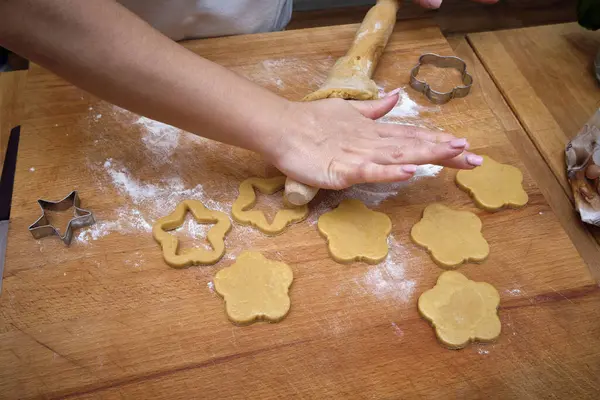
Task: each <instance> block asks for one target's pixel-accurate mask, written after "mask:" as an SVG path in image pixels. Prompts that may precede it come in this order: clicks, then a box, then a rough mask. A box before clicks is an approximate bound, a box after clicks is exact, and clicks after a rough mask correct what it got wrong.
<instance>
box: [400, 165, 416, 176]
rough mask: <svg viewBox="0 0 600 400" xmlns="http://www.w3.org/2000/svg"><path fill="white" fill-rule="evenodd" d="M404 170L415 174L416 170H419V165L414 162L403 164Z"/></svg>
mask: <svg viewBox="0 0 600 400" xmlns="http://www.w3.org/2000/svg"><path fill="white" fill-rule="evenodd" d="M402 171H404V172H406V173H407V174H414V173H415V172H417V166H416V165H412V164H409V165H403V166H402Z"/></svg>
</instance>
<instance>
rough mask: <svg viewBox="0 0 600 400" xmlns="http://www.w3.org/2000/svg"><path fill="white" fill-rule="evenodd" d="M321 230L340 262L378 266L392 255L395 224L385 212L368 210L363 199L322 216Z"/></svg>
mask: <svg viewBox="0 0 600 400" xmlns="http://www.w3.org/2000/svg"><path fill="white" fill-rule="evenodd" d="M317 228H318V229H319V232H320V233H321V234H322V235H323V236H324V237H325V238H326V239H327V243H328V247H329V253H330V254H331V257H332V258H333V259H334V260H335V261H337V262H340V263H349V262H352V261H365V262H367V263H371V264H377V263H379V262H381V261H383V260H384V259H385V257H386V256H387V254H388V244H387V237H388V235H389V234H390V232H391V231H392V221H391V220H390V218H389V217H388V216H387V215H385V214H384V213H380V212H377V211H372V210H370V209H368V208H367V206H365V205H364V204H363V203H362V202H361V201H360V200H355V199H350V200H344V201H342V202H341V203H340V205H339V206H338V207H337V208H336V209H335V210H333V211H329V212H327V213H325V214H323V215H321V216H320V217H319V220H318V222H317Z"/></svg>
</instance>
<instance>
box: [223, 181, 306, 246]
mask: <svg viewBox="0 0 600 400" xmlns="http://www.w3.org/2000/svg"><path fill="white" fill-rule="evenodd" d="M284 185H285V176H277V177H275V178H269V179H263V178H249V179H246V180H245V181H243V182H242V183H241V184H240V194H239V196H238V198H237V199H236V200H235V202H234V203H233V206H232V208H231V215H232V216H233V219H234V220H236V221H237V222H239V223H240V224H243V225H251V226H254V227H256V228H258V229H259V230H260V231H262V232H263V233H266V234H267V235H278V234H280V233H281V232H283V230H284V229H285V228H286V227H287V226H288V225H290V224H292V223H294V222H299V221H302V220H304V219H305V218H306V216H307V215H308V206H307V205H306V204H305V205H303V206H299V207H296V206H292V205H289V206H290V207H289V208H288V207H287V206H285V207H284V208H283V209H281V210H279V211H277V214H276V215H275V218H273V222H272V223H269V222H268V221H267V217H266V216H265V213H263V212H262V211H258V210H250V209H251V208H252V207H254V205H255V204H256V193H254V188H256V189H258V190H260V192H261V193H264V194H273V193H275V192H278V191H280V190H281V189H283V187H284Z"/></svg>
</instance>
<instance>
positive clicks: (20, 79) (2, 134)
mask: <svg viewBox="0 0 600 400" xmlns="http://www.w3.org/2000/svg"><path fill="white" fill-rule="evenodd" d="M26 78H27V71H13V72H1V73H0V170H2V162H4V156H5V153H6V146H7V145H8V136H9V134H10V130H11V129H12V128H13V127H14V126H16V125H18V124H19V122H20V119H21V114H22V112H23V107H22V104H21V94H22V91H23V89H24V88H25V80H26Z"/></svg>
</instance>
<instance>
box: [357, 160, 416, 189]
mask: <svg viewBox="0 0 600 400" xmlns="http://www.w3.org/2000/svg"><path fill="white" fill-rule="evenodd" d="M416 171H417V166H416V165H379V164H375V163H368V162H367V163H364V164H360V165H357V166H355V167H353V168H352V169H351V170H350V171H348V172H347V174H346V183H347V186H351V185H356V184H358V183H365V182H372V183H383V182H400V181H406V180H409V179H410V178H412V177H413V175H414V174H415V172H416Z"/></svg>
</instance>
